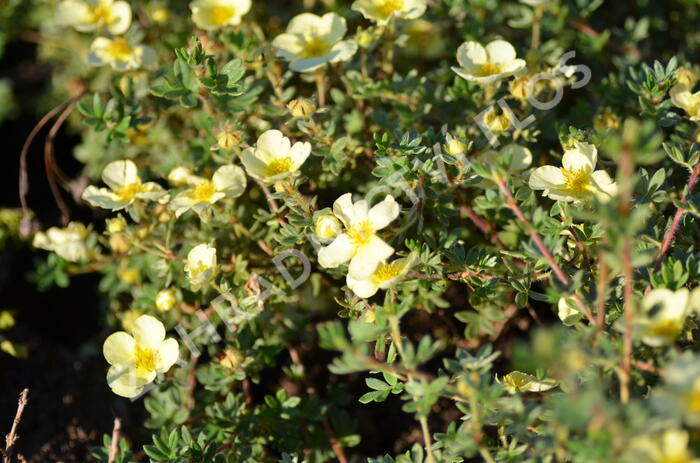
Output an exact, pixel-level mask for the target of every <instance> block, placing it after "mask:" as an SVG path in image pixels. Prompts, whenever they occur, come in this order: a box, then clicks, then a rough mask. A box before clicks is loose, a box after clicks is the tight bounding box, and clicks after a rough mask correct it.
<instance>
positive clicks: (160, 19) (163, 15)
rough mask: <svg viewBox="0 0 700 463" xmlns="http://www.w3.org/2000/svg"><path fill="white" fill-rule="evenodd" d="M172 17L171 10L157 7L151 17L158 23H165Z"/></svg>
mask: <svg viewBox="0 0 700 463" xmlns="http://www.w3.org/2000/svg"><path fill="white" fill-rule="evenodd" d="M168 18H170V12H169V11H168V9H167V8H163V7H160V8H156V9H154V10H153V11H152V12H151V19H152V20H153V22H156V23H165V22H166V21H167V20H168Z"/></svg>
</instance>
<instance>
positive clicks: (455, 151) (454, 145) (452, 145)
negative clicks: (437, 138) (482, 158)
mask: <svg viewBox="0 0 700 463" xmlns="http://www.w3.org/2000/svg"><path fill="white" fill-rule="evenodd" d="M466 150H467V147H466V146H464V143H463V142H462V141H461V140H458V139H457V138H450V140H449V141H448V142H447V145H445V151H447V154H449V155H452V156H457V155H459V154H464V152H465V151H466Z"/></svg>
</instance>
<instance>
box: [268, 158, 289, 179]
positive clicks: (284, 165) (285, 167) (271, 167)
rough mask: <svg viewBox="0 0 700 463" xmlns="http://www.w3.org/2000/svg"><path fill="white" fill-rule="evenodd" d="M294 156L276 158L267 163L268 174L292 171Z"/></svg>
mask: <svg viewBox="0 0 700 463" xmlns="http://www.w3.org/2000/svg"><path fill="white" fill-rule="evenodd" d="M292 167H293V162H292V158H290V157H284V158H275V159H273V160H272V161H270V163H269V164H268V165H267V169H266V174H267V175H268V176H269V177H272V176H273V175H279V174H286V173H289V172H291V171H292Z"/></svg>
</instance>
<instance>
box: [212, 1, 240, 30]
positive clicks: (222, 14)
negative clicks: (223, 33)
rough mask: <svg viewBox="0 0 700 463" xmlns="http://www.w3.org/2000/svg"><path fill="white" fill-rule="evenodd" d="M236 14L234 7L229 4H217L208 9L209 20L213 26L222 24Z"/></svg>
mask: <svg viewBox="0 0 700 463" xmlns="http://www.w3.org/2000/svg"><path fill="white" fill-rule="evenodd" d="M235 14H236V9H235V8H234V7H232V6H230V5H218V6H215V7H213V8H212V9H211V10H210V11H209V22H210V23H212V24H213V25H215V26H224V25H226V24H228V22H229V21H231V18H233V16H234V15H235Z"/></svg>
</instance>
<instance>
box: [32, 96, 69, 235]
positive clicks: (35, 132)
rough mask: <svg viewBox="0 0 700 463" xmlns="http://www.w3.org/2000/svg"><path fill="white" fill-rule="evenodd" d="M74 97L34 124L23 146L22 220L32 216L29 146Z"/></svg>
mask: <svg viewBox="0 0 700 463" xmlns="http://www.w3.org/2000/svg"><path fill="white" fill-rule="evenodd" d="M73 98H74V97H71V98H68V99H67V100H65V101H64V102H62V103H60V104H59V105H58V106H56V107H55V108H53V109H52V110H51V111H49V112H48V113H46V114H45V115H44V117H42V118H41V120H40V121H39V122H38V123H37V124H36V125H35V126H34V128H33V129H32V131H31V132H29V135H28V136H27V139H26V140H25V141H24V145H23V146H22V151H21V152H20V155H19V202H20V204H21V205H22V220H23V221H24V220H28V219H29V217H30V214H29V206H28V205H27V194H28V193H29V175H28V174H27V155H28V153H29V148H30V147H31V146H32V143H33V142H34V139H35V138H36V136H37V135H38V134H39V132H40V131H41V129H43V128H44V126H45V125H46V124H47V123H48V122H49V121H50V120H51V119H53V117H54V116H55V115H56V114H58V113H59V112H61V111H62V110H63V108H65V107H66V106H67V105H69V104H71V102H72V101H73Z"/></svg>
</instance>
